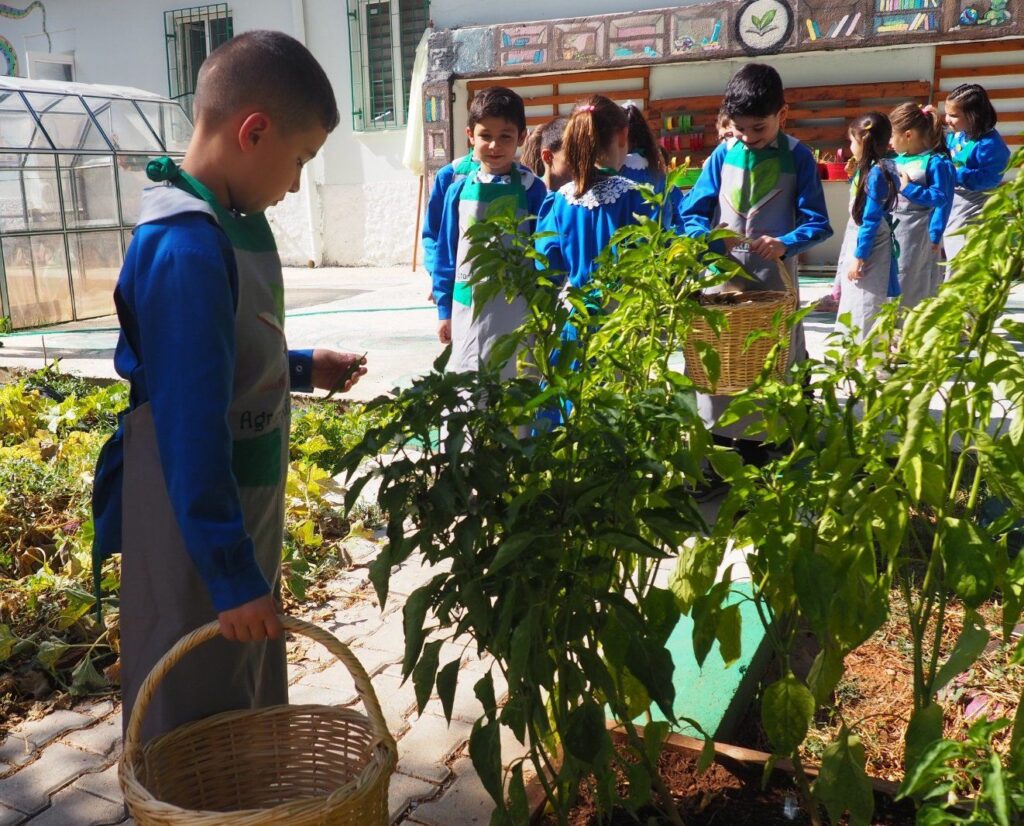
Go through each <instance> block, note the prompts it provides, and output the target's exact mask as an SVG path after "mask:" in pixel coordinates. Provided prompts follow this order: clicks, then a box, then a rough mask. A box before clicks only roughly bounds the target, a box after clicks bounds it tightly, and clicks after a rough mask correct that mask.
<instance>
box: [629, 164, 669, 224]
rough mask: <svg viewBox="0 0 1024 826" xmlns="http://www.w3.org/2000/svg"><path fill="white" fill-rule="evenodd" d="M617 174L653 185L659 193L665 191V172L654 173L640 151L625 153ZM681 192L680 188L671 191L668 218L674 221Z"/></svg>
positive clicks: (635, 181) (640, 182)
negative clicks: (624, 158)
mask: <svg viewBox="0 0 1024 826" xmlns="http://www.w3.org/2000/svg"><path fill="white" fill-rule="evenodd" d="M619 174H620V175H621V176H622V177H623V178H629V180H631V181H633V182H634V183H638V184H650V185H651V186H652V187H654V191H655V192H657V193H661V192H664V191H665V174H664V173H661V174H657V175H656V174H655V173H654V172H652V171H651V165H650V163H649V162H648V160H647V158H646V157H645V156H644V155H642V154H641V153H640V152H630V153H629V154H628V155H626V160H625V161H624V162H623V164H622V168H621V169H620V170H619ZM682 197H683V193H682V191H681V190H678V189H677V190H675V191H674V192H673V193H672V197H671V202H670V204H669V212H668V215H669V218H670V220H672V221H674V220H675V216H676V215H677V214H678V212H679V205H680V202H681V201H682Z"/></svg>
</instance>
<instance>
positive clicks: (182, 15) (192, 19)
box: [164, 3, 234, 115]
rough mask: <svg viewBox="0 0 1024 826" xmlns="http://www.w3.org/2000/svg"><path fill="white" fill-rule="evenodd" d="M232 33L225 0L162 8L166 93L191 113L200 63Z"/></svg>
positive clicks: (232, 26) (232, 28) (231, 35)
mask: <svg viewBox="0 0 1024 826" xmlns="http://www.w3.org/2000/svg"><path fill="white" fill-rule="evenodd" d="M233 36H234V25H233V23H232V20H231V10H230V9H229V8H228V4H227V3H213V4H210V5H207V6H191V7H188V8H183V9H172V10H171V11H165V12H164V39H165V41H166V46H167V86H168V95H169V96H170V97H171V98H172V99H174V100H177V101H179V102H180V103H181V104H182V106H184V107H185V111H186V112H188V113H189V114H190V115H191V114H192V97H193V95H194V94H195V91H196V80H197V78H198V77H199V67H200V65H201V64H202V62H203V61H204V60H206V56H207V55H208V54H209V53H210V52H212V51H213V50H214V49H216V48H217V47H218V46H219V45H221V44H222V43H226V42H227V41H228V40H230V39H231V38H232V37H233Z"/></svg>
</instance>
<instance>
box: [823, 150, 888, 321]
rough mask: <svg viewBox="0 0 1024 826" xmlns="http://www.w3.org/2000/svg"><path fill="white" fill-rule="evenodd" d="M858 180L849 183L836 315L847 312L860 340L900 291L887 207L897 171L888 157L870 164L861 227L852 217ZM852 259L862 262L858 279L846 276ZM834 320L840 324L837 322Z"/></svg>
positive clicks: (865, 186)
mask: <svg viewBox="0 0 1024 826" xmlns="http://www.w3.org/2000/svg"><path fill="white" fill-rule="evenodd" d="M857 181H858V178H857V177H856V176H855V177H854V179H853V181H852V182H851V183H850V220H849V223H847V225H846V235H845V236H844V237H843V248H842V251H841V252H840V254H839V268H838V276H839V278H841V279H842V285H843V287H842V294H841V295H840V297H839V312H838V314H839V316H840V317H841V316H842V315H843V314H844V313H849V314H850V324H851V326H852V327H855V328H857V329H858V330H859V331H860V332H859V334H858V339H860V340H863V339H864V338H865V337H866V336H867V334H868V332H869V331H870V330H871V327H872V325H873V324H874V323H875V317H876V316H877V315H878V312H879V310H880V309H881V308H882V305H883V304H885V302H886V301H888V300H889V299H890V298H895V297H896V296H898V295H899V294H900V284H899V266H898V259H897V255H896V250H895V249H894V245H893V227H892V224H893V218H892V211H891V210H888V209H886V201H887V200H888V199H889V196H890V194H891V193H892V192H896V191H898V190H899V174H898V173H897V172H896V166H895V164H894V163H893V162H892V161H891V160H888V159H886V160H883V161H882V162H881V163H878V164H876V165H875V166H873V167H871V169H870V170H869V171H868V177H867V180H866V181H865V184H864V193H865V198H864V215H863V218H862V219H861V222H860V226H858V225H857V223H856V222H855V221H854V219H853V199H854V196H855V194H856V191H857ZM855 258H859V259H860V260H861V261H863V262H864V268H863V271H862V272H863V276H862V278H861V279H860V280H859V281H851V280H850V279H849V278H847V277H846V274H847V273H848V272H849V271H850V267H851V266H852V264H853V260H854V259H855ZM836 323H837V325H838V324H839V322H838V321H837V322H836Z"/></svg>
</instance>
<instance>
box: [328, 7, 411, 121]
mask: <svg viewBox="0 0 1024 826" xmlns="http://www.w3.org/2000/svg"><path fill="white" fill-rule="evenodd" d="M429 21H430V2H429V0H348V33H349V56H350V60H351V68H352V128H353V129H355V130H357V131H364V130H370V129H394V128H400V127H402V126H405V120H406V117H407V115H408V113H409V85H410V81H411V79H412V66H413V62H414V61H415V59H416V46H417V45H418V44H419V42H420V38H421V37H422V36H423V31H424V30H425V29H426V28H427V26H428V25H429Z"/></svg>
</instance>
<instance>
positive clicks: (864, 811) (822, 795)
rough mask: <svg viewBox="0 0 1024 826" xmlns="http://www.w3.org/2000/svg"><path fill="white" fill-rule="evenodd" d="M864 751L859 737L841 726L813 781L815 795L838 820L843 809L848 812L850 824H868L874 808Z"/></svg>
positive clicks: (873, 797)
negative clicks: (816, 777) (865, 768)
mask: <svg viewBox="0 0 1024 826" xmlns="http://www.w3.org/2000/svg"><path fill="white" fill-rule="evenodd" d="M864 762H865V753H864V746H863V745H862V744H861V742H860V738H859V737H857V736H855V735H853V734H851V733H850V732H849V730H848V729H847V728H846V727H845V726H843V728H842V729H841V730H840V731H839V736H838V737H837V738H836V741H835V742H834V743H831V744H829V746H828V747H827V748H826V749H825V751H824V753H823V754H822V757H821V771H820V772H819V774H818V779H817V780H816V781H815V782H814V788H813V792H814V797H815V798H816V799H817V800H820V801H821V802H822V803H823V804H824V805H825V808H826V810H827V811H828V816H829V819H830V820H831V821H832V822H833V823H838V822H839V820H840V818H841V817H842V816H843V813H844V812H849V813H850V818H849V821H848V823H849V826H869V824H870V823H871V815H872V814H874V810H875V796H874V793H873V792H872V789H871V781H870V780H868V776H867V773H866V772H865V771H864Z"/></svg>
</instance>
